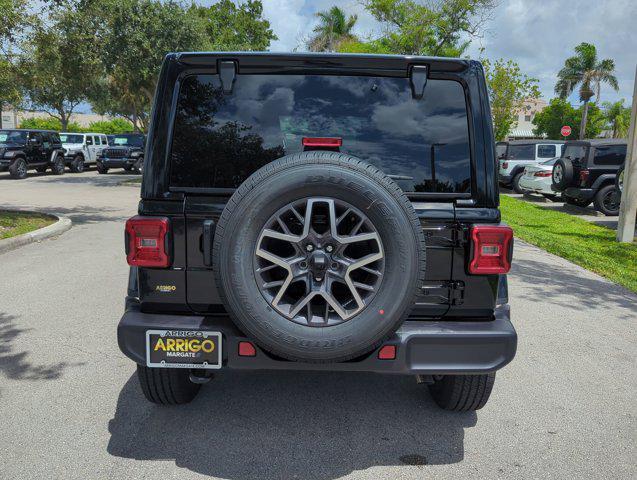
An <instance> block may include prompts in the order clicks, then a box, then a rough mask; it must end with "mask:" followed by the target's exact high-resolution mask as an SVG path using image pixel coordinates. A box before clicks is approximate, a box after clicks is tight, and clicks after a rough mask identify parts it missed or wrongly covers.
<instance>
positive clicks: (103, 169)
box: [97, 164, 108, 175]
mask: <svg viewBox="0 0 637 480" xmlns="http://www.w3.org/2000/svg"><path fill="white" fill-rule="evenodd" d="M97 173H100V174H102V175H105V174H107V173H108V168H106V167H102V166H101V165H99V164H98V165H97Z"/></svg>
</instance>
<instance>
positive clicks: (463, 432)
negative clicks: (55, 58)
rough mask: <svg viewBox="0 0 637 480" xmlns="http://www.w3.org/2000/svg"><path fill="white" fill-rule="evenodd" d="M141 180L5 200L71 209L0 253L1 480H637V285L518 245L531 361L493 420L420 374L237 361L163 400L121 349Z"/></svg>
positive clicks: (18, 191)
mask: <svg viewBox="0 0 637 480" xmlns="http://www.w3.org/2000/svg"><path fill="white" fill-rule="evenodd" d="M131 177H133V176H129V175H122V174H117V173H115V172H114V173H113V174H108V175H98V174H97V173H95V172H87V173H83V174H77V175H73V174H66V175H64V176H61V177H54V176H51V175H32V174H30V176H29V178H28V179H26V180H23V181H14V180H10V179H9V178H8V175H7V174H4V173H0V206H13V207H22V208H29V209H42V210H43V211H49V212H53V213H59V214H62V215H65V216H68V217H70V218H71V219H72V220H73V227H72V228H71V229H70V230H69V231H67V232H66V233H64V234H62V235H61V236H59V237H57V238H54V239H50V240H45V241H43V242H41V243H35V244H31V245H27V246H25V247H21V248H19V249H18V250H14V251H12V252H9V253H6V254H2V255H0V409H1V410H0V411H1V418H2V420H1V421H0V459H1V460H2V462H1V463H0V478H2V479H4V478H6V479H9V478H10V479H35V478H64V479H104V478H126V479H132V478H134V479H145V478H148V479H157V478H162V479H171V478H180V479H188V478H204V477H214V478H223V479H231V480H248V479H259V480H263V479H308V480H332V479H337V478H352V479H398V478H399V479H403V478H404V479H407V478H419V479H420V478H454V479H456V478H558V479H565V478H604V479H614V478H635V477H636V476H637V467H636V465H635V463H636V459H637V451H636V450H637V449H636V445H637V422H636V418H635V417H636V416H637V402H636V401H635V399H636V398H637V375H636V373H637V369H636V366H637V365H636V354H637V328H636V326H637V325H636V323H637V296H635V295H634V294H631V293H630V292H628V291H626V290H625V289H623V288H621V287H619V286H617V285H614V284H613V283H611V282H609V281H607V280H605V279H603V278H601V277H599V276H597V275H595V274H593V273H590V272H588V271H586V270H584V269H582V268H580V267H578V266H575V265H573V264H571V263H569V262H567V261H565V260H563V259H560V258H558V257H555V256H553V255H550V254H548V253H546V252H544V251H542V250H540V249H538V248H535V247H533V246H530V245H526V244H523V243H521V242H518V243H517V244H516V248H515V254H514V267H513V271H512V274H511V275H510V282H509V286H510V291H509V294H510V302H511V305H512V312H513V313H512V314H513V319H514V323H515V325H516V328H517V330H518V333H519V347H518V355H517V357H516V358H515V360H514V361H513V363H511V364H510V365H509V366H507V367H506V368H505V369H504V370H502V371H501V372H499V373H498V376H497V379H496V383H495V388H494V391H493V394H492V397H491V400H490V402H489V403H488V404H487V406H486V407H485V408H484V409H482V410H480V411H478V412H477V413H473V412H472V413H463V414H456V413H448V412H444V411H441V410H439V409H438V408H437V407H436V406H435V404H434V403H433V401H432V400H431V399H430V397H429V395H428V393H427V390H426V388H423V387H422V386H420V385H417V384H416V382H415V381H414V379H413V378H408V377H393V376H381V375H374V374H347V373H324V372H319V373H307V372H259V373H249V372H240V373H233V372H223V373H221V374H219V375H218V377H217V378H216V379H215V380H213V381H212V382H211V383H210V384H208V385H206V386H204V388H203V389H202V391H201V393H200V395H199V396H198V397H197V398H196V399H195V401H194V402H193V403H192V404H190V405H187V406H182V407H174V408H173V407H170V408H166V407H159V406H155V405H151V404H149V403H147V402H146V401H145V400H144V398H143V396H142V393H141V391H140V389H139V386H138V384H137V379H136V377H135V375H134V365H133V364H132V363H131V362H130V361H129V360H128V359H127V358H125V357H124V356H123V355H122V354H121V353H120V352H119V349H118V348H117V342H116V325H117V322H118V320H119V317H120V315H121V313H122V311H123V301H124V295H125V290H126V279H127V271H128V268H127V265H126V261H125V256H124V249H123V225H124V221H125V220H126V219H127V218H128V217H130V216H132V215H134V214H135V213H136V209H137V201H138V197H139V189H138V188H136V187H131V186H119V183H120V182H121V181H122V180H124V179H128V178H131Z"/></svg>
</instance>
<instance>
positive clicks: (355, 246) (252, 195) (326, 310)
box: [213, 151, 425, 362]
mask: <svg viewBox="0 0 637 480" xmlns="http://www.w3.org/2000/svg"><path fill="white" fill-rule="evenodd" d="M424 243H425V242H424V236H423V233H422V228H421V225H420V222H419V220H418V218H417V216H416V213H415V211H414V209H413V207H412V205H411V202H410V201H409V199H408V198H407V197H406V196H405V194H404V193H403V192H402V190H401V189H400V188H399V187H398V186H397V185H396V184H395V183H394V182H393V180H391V179H390V178H389V177H387V176H386V175H384V174H383V173H382V172H381V171H380V170H378V169H377V168H375V167H373V166H371V165H368V164H366V163H364V162H362V161H360V160H358V159H356V158H354V157H351V156H349V155H345V154H342V153H336V152H326V151H312V152H303V153H299V154H294V155H289V156H286V157H283V158H281V159H279V160H277V161H275V162H272V163H270V164H268V165H266V166H265V167H263V168H261V169H260V170H258V171H257V172H255V173H254V174H253V175H252V176H250V178H248V179H247V180H246V181H245V182H244V183H243V184H242V185H241V186H240V187H239V189H237V191H236V192H235V193H234V194H233V196H232V198H231V199H230V200H229V201H228V203H227V204H226V207H225V208H224V211H223V213H222V215H221V218H220V219H219V223H218V225H217V229H216V234H215V239H214V247H213V264H214V269H215V276H216V282H217V287H218V288H219V291H220V294H221V297H222V300H223V303H224V305H225V307H226V309H227V310H228V312H229V313H230V315H231V316H232V318H233V320H234V321H235V323H236V324H237V326H238V327H239V328H240V329H241V330H243V331H244V332H245V333H246V334H248V335H250V336H251V337H253V338H254V339H255V341H256V342H257V343H258V344H259V345H260V346H261V347H262V348H264V349H266V350H267V351H269V352H271V353H273V354H275V355H279V356H281V357H284V358H288V359H291V360H297V361H305V362H334V361H343V360H347V359H351V358H354V357H357V356H360V355H363V354H365V353H367V352H369V351H371V350H373V349H375V348H376V347H378V346H379V345H380V344H381V343H382V342H383V340H384V339H386V338H387V337H389V336H390V335H391V334H392V333H394V331H395V330H396V329H397V328H398V327H399V326H400V324H401V323H402V322H403V321H404V320H405V318H406V317H407V315H409V312H410V311H411V309H412V307H413V305H414V302H415V297H416V295H417V293H418V291H419V289H420V287H421V285H422V282H423V279H424V273H425V248H424Z"/></svg>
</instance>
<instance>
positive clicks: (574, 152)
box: [562, 145, 588, 163]
mask: <svg viewBox="0 0 637 480" xmlns="http://www.w3.org/2000/svg"><path fill="white" fill-rule="evenodd" d="M587 151H588V147H584V146H582V145H566V148H564V152H562V157H564V158H568V159H570V160H571V161H572V162H574V163H581V162H582V161H583V160H584V159H585V158H586V154H587Z"/></svg>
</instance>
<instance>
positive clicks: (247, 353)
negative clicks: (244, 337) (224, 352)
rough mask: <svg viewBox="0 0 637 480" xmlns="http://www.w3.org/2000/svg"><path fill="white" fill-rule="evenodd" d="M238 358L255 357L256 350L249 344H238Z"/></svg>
mask: <svg viewBox="0 0 637 480" xmlns="http://www.w3.org/2000/svg"><path fill="white" fill-rule="evenodd" d="M239 356H240V357H256V356H257V349H256V348H254V345H252V343H250V342H239Z"/></svg>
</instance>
